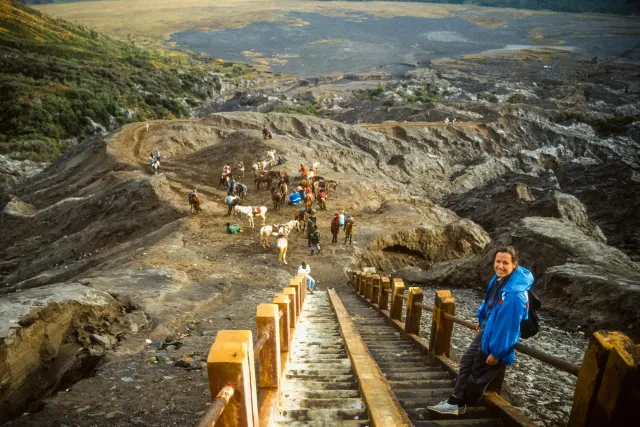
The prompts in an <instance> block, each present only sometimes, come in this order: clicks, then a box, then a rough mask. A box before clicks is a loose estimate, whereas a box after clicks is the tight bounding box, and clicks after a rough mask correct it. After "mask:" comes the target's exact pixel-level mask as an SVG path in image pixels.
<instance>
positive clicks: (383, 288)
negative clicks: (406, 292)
mask: <svg viewBox="0 0 640 427" xmlns="http://www.w3.org/2000/svg"><path fill="white" fill-rule="evenodd" d="M390 289H391V282H390V281H389V278H388V277H383V278H382V279H380V299H379V300H378V308H379V309H380V310H388V309H389V291H390Z"/></svg>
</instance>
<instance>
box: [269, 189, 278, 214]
mask: <svg viewBox="0 0 640 427" xmlns="http://www.w3.org/2000/svg"><path fill="white" fill-rule="evenodd" d="M271 201H272V202H273V210H274V211H277V210H279V209H280V192H279V191H278V190H276V189H275V188H272V189H271Z"/></svg>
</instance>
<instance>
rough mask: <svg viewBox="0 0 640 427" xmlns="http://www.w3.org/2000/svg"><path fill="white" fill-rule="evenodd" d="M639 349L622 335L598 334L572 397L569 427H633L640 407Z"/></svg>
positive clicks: (587, 354) (585, 357) (592, 341)
mask: <svg viewBox="0 0 640 427" xmlns="http://www.w3.org/2000/svg"><path fill="white" fill-rule="evenodd" d="M639 365H640V346H637V345H634V344H633V342H631V340H630V339H629V338H628V337H626V336H625V335H624V334H622V333H620V332H606V331H599V332H595V333H594V334H593V335H592V336H591V339H590V341H589V346H588V347H587V351H586V352H585V355H584V359H583V362H582V366H581V367H580V372H579V373H578V382H577V384H576V390H575V393H574V395H573V407H572V408H571V416H570V417H569V424H568V425H569V427H578V426H580V427H581V426H586V427H596V426H598V427H600V426H602V427H612V426H622V425H630V424H629V421H630V420H633V419H637V415H636V413H637V410H638V408H639V407H640V381H639V379H640V368H639Z"/></svg>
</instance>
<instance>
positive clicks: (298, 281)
mask: <svg viewBox="0 0 640 427" xmlns="http://www.w3.org/2000/svg"><path fill="white" fill-rule="evenodd" d="M302 278H304V279H305V283H306V278H307V276H305V275H303V274H301V275H298V276H296V277H294V278H293V279H291V280H290V281H289V287H290V288H293V289H295V291H296V312H297V313H298V316H300V313H301V312H302V303H303V302H304V301H303V299H302V298H303V296H302Z"/></svg>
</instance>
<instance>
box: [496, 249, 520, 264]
mask: <svg viewBox="0 0 640 427" xmlns="http://www.w3.org/2000/svg"><path fill="white" fill-rule="evenodd" d="M498 253H503V254H509V255H511V261H513V262H514V263H516V262H518V251H516V248H514V247H513V246H503V247H501V248H498V250H497V251H496V253H495V255H494V256H493V259H495V258H496V255H498Z"/></svg>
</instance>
